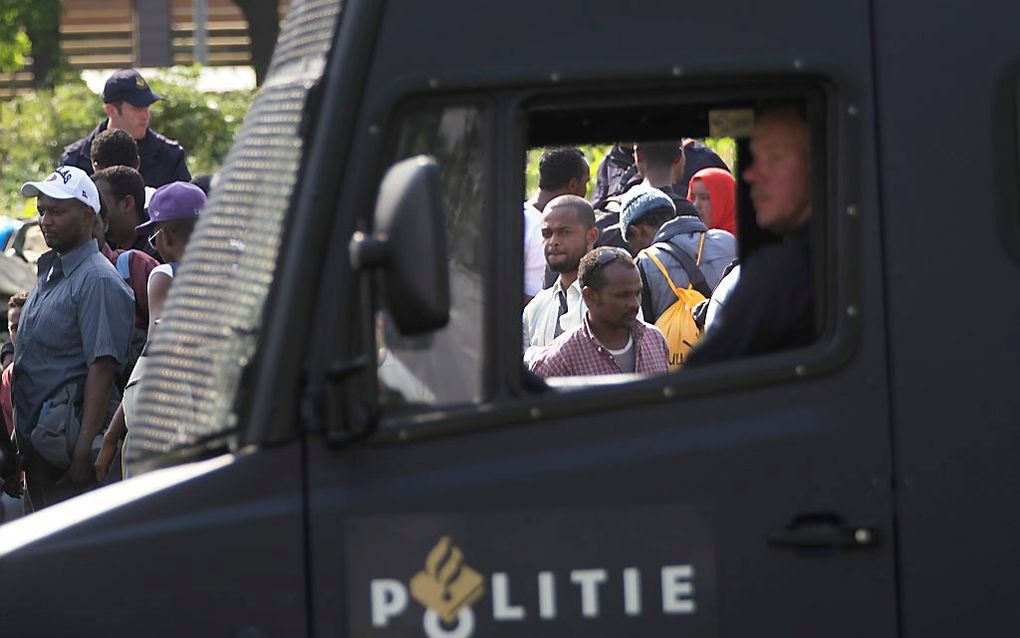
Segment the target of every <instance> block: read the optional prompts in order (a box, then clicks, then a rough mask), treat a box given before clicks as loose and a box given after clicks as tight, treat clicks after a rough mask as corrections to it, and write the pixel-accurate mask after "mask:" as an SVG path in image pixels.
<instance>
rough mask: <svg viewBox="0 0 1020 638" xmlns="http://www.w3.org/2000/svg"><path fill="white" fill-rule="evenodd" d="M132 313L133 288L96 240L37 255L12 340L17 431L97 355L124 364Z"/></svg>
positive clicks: (25, 429) (31, 423)
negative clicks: (31, 282) (36, 269)
mask: <svg viewBox="0 0 1020 638" xmlns="http://www.w3.org/2000/svg"><path fill="white" fill-rule="evenodd" d="M134 317H135V300H134V295H133V294H132V293H131V289H130V288H128V287H127V285H126V284H125V283H124V281H123V280H122V279H121V278H120V276H119V275H118V274H117V269H116V268H114V267H113V265H112V264H111V263H110V262H109V261H107V259H106V258H105V257H103V255H102V254H101V253H100V252H99V247H98V246H97V245H96V240H94V239H90V240H89V241H87V242H85V243H84V244H83V245H81V246H79V247H78V248H75V249H74V250H71V251H69V252H68V253H66V254H64V255H59V254H57V253H56V252H55V251H50V252H48V253H46V254H44V255H43V256H42V257H40V258H39V279H38V281H37V282H36V284H35V288H33V289H32V292H31V293H30V294H29V296H28V303H26V304H25V308H24V309H23V310H22V311H21V325H20V326H19V328H18V346H17V348H15V356H14V370H15V371H14V375H15V378H16V379H17V381H15V382H14V383H13V385H12V387H11V399H12V403H13V404H14V419H15V423H16V425H17V429H18V432H20V433H21V434H22V435H27V434H29V433H30V432H31V431H32V430H33V429H34V428H35V425H36V422H37V421H38V420H39V411H40V410H41V408H42V404H43V403H45V402H46V400H47V399H49V398H50V397H51V396H52V395H53V394H55V393H56V392H57V390H59V389H60V388H62V387H63V386H65V385H67V384H68V383H71V382H73V381H84V379H85V377H86V376H88V369H89V366H90V365H91V364H92V363H93V362H95V360H96V359H99V358H101V357H111V358H113V359H114V360H115V361H116V362H117V364H118V366H119V365H123V364H124V362H125V361H126V359H127V353H128V345H129V342H130V339H131V331H132V326H133V324H134Z"/></svg>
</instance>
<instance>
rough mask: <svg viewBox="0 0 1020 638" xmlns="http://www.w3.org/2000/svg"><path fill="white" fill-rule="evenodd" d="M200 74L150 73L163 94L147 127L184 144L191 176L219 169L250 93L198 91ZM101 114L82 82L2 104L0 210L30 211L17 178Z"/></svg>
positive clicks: (47, 167) (41, 167) (46, 164)
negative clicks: (21, 194)
mask: <svg viewBox="0 0 1020 638" xmlns="http://www.w3.org/2000/svg"><path fill="white" fill-rule="evenodd" d="M0 1H2V0H0ZM197 78H198V70H197V69H194V68H173V69H169V70H167V71H164V72H162V73H159V74H156V75H155V76H153V77H151V78H147V79H149V81H150V84H151V85H152V87H153V90H155V91H156V92H157V93H159V94H160V95H162V96H163V97H164V98H165V99H164V100H163V101H162V102H157V103H156V104H154V105H153V107H152V128H153V129H155V130H156V131H159V132H160V133H162V134H164V135H166V136H167V137H169V138H171V139H176V140H178V141H179V142H180V143H181V145H182V146H184V148H185V150H187V152H188V168H189V170H190V171H191V173H192V174H193V175H200V174H202V173H212V172H215V171H216V170H218V169H219V167H220V164H222V162H223V159H224V158H225V156H226V154H227V150H228V149H229V148H230V145H231V143H232V142H233V139H234V135H235V134H236V132H237V130H238V128H239V126H240V124H241V120H242V119H243V118H244V114H245V113H246V112H247V110H248V106H249V104H250V102H251V99H252V93H251V92H250V91H233V92H229V93H201V92H199V91H198V90H196V89H195V88H194V87H195V84H196V82H197ZM105 117H106V114H105V113H104V112H103V103H102V100H101V99H100V97H99V96H98V95H96V94H95V93H93V92H92V91H91V90H89V88H88V87H87V86H86V85H85V84H84V83H83V82H81V81H80V80H75V81H72V82H67V83H63V84H59V85H57V86H56V87H55V88H53V89H52V90H49V89H46V90H39V91H36V92H35V93H31V94H28V95H24V96H20V97H17V98H14V99H12V100H10V101H8V102H4V103H0V140H2V142H0V213H2V214H6V215H13V216H22V215H25V214H27V215H32V214H34V211H33V209H32V208H31V202H26V201H25V200H23V199H22V198H21V197H20V196H19V195H18V189H19V188H20V187H21V184H22V183H24V182H25V181H28V180H30V179H40V178H41V177H43V176H45V175H46V174H47V173H49V172H50V171H52V170H53V168H54V167H55V166H56V165H57V162H58V161H59V160H60V155H61V153H62V152H63V150H64V147H65V146H67V145H68V144H71V143H72V142H74V141H75V140H78V139H80V138H82V137H84V136H85V135H87V134H88V133H89V131H91V130H92V129H93V128H95V126H96V125H98V124H99V123H100V122H102V121H103V119H104V118H105ZM26 204H27V206H26Z"/></svg>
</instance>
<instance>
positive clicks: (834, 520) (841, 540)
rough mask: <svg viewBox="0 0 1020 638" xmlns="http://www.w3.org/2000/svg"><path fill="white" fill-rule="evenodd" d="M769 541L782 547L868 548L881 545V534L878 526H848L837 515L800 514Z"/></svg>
mask: <svg viewBox="0 0 1020 638" xmlns="http://www.w3.org/2000/svg"><path fill="white" fill-rule="evenodd" d="M765 540H766V541H767V542H768V544H769V546H771V547H778V548H790V549H867V548H870V547H877V546H878V545H879V544H880V542H881V534H880V533H879V530H877V529H876V528H874V527H867V526H862V525H848V524H847V523H846V522H845V521H844V520H843V519H842V518H841V517H840V516H837V515H835V514H798V515H797V516H795V517H794V519H793V520H792V521H790V524H789V525H787V526H786V527H785V528H783V529H781V530H779V531H776V532H771V533H770V534H768V535H767V536H766V537H765Z"/></svg>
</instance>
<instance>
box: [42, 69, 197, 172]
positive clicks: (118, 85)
mask: <svg viewBox="0 0 1020 638" xmlns="http://www.w3.org/2000/svg"><path fill="white" fill-rule="evenodd" d="M162 99H163V98H162V97H161V96H159V95H157V94H156V93H154V92H153V91H152V89H150V88H149V84H148V83H147V82H146V81H145V78H143V77H142V75H141V73H139V72H138V71H136V70H134V69H124V70H121V71H117V72H116V73H114V74H113V75H111V76H110V78H109V79H108V80H107V81H106V86H105V87H104V88H103V103H104V105H103V110H104V111H106V115H107V119H106V121H105V122H103V123H102V124H100V125H99V126H97V127H96V128H95V129H93V131H92V132H91V133H89V134H88V136H87V137H85V138H83V139H80V140H78V141H77V142H75V143H74V144H71V145H70V146H68V147H67V148H65V149H64V154H63V155H62V156H61V157H60V163H61V164H63V165H65V166H76V167H78V168H80V169H82V170H83V171H85V172H86V173H88V174H89V175H91V174H92V170H93V169H92V157H91V153H92V140H93V139H94V138H95V137H96V135H98V134H99V133H100V132H101V131H105V130H107V129H120V130H123V131H126V132H128V133H130V134H131V137H133V138H134V139H135V141H136V142H138V156H139V158H140V159H141V164H142V168H141V173H142V178H143V179H144V180H145V185H146V186H151V187H153V188H158V187H160V186H162V185H164V184H169V183H170V182H179V181H183V182H187V181H191V173H189V172H188V167H187V164H185V161H184V155H185V154H184V149H183V148H181V145H180V144H178V143H177V142H175V141H173V140H170V139H167V138H165V137H163V136H162V135H160V134H159V133H156V132H155V131H153V130H152V129H151V128H149V107H150V106H151V105H152V104H153V103H154V102H156V101H157V100H162Z"/></svg>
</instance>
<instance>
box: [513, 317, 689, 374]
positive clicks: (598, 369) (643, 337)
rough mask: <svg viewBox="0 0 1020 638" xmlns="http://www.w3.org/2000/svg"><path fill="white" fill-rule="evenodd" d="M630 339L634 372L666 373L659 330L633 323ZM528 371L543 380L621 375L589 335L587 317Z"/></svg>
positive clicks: (666, 355)
mask: <svg viewBox="0 0 1020 638" xmlns="http://www.w3.org/2000/svg"><path fill="white" fill-rule="evenodd" d="M632 338H633V341H634V344H633V346H632V347H633V348H634V351H635V362H634V372H636V373H637V374H665V373H666V372H667V370H668V369H669V346H667V345H666V338H665V337H663V336H662V333H661V332H659V329H658V328H656V327H655V326H652V325H649V324H647V323H645V322H644V321H641V320H640V319H635V320H634V331H633V335H632ZM531 369H532V370H533V371H534V372H535V374H537V375H539V376H540V377H542V378H544V379H548V378H550V377H576V376H591V375H599V374H622V371H621V370H620V366H619V365H617V363H616V360H615V359H614V358H613V355H612V353H610V352H609V349H608V348H606V347H605V346H604V345H602V344H601V343H600V342H599V340H598V338H596V337H595V334H594V333H593V332H592V331H591V326H590V325H589V323H588V315H587V314H585V316H584V320H583V321H582V322H581V325H580V326H577V327H576V328H574V329H573V330H572V331H570V332H565V333H563V334H562V335H560V336H559V337H558V338H557V339H556V340H555V341H553V342H552V343H551V344H549V345H548V346H547V347H546V348H545V349H544V350H543V351H542V352H541V353H540V354H539V355H538V356H537V357H535V361H534V363H533V364H532V366H531Z"/></svg>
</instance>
